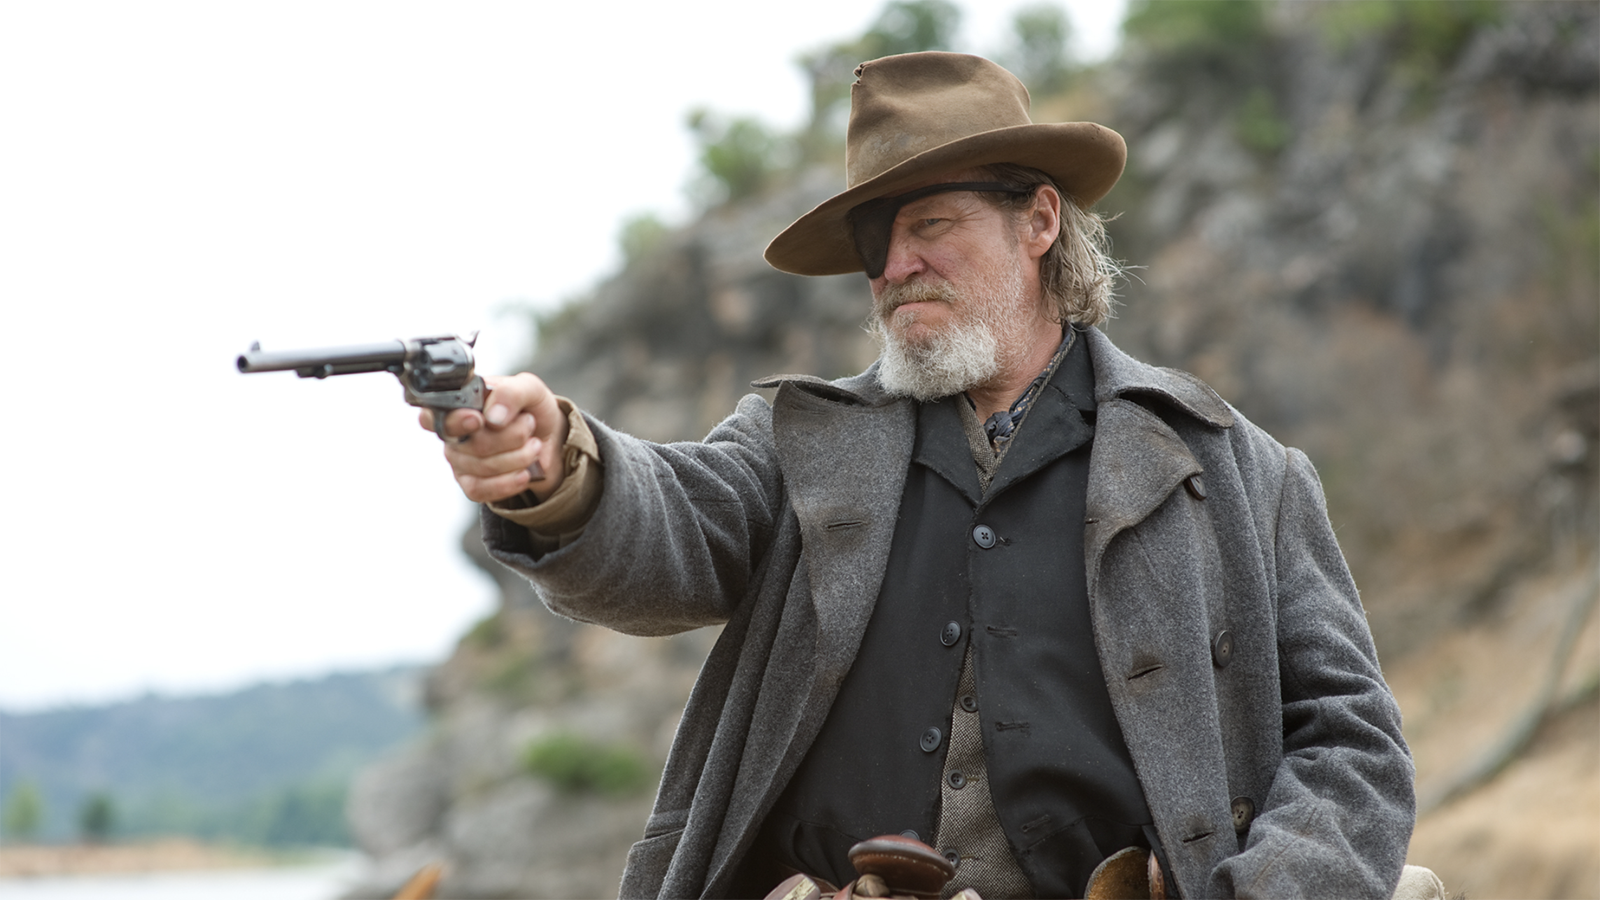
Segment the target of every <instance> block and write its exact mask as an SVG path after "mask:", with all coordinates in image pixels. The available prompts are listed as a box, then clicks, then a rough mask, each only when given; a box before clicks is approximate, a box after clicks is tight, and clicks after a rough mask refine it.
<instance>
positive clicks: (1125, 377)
mask: <svg viewBox="0 0 1600 900" xmlns="http://www.w3.org/2000/svg"><path fill="white" fill-rule="evenodd" d="M1084 335H1085V337H1086V338H1087V339H1088V343H1089V355H1090V358H1091V359H1092V360H1093V361H1094V381H1095V399H1096V400H1097V401H1099V404H1100V406H1099V413H1098V421H1097V424H1096V426H1095V442H1094V450H1093V451H1092V452H1091V455H1090V458H1089V491H1088V498H1087V503H1086V504H1085V524H1084V562H1085V564H1086V565H1087V567H1088V581H1089V596H1091V597H1093V596H1095V590H1096V587H1097V586H1098V581H1099V574H1100V573H1099V570H1100V559H1101V557H1102V556H1103V555H1104V554H1105V550H1106V547H1107V546H1108V545H1109V544H1110V543H1111V539H1112V538H1114V537H1116V535H1117V534H1118V533H1119V532H1121V531H1123V530H1125V529H1127V528H1131V527H1132V526H1134V525H1137V524H1138V523H1140V522H1142V521H1144V519H1145V517H1146V516H1148V515H1150V513H1152V512H1154V511H1155V509H1156V507H1157V506H1159V505H1161V502H1162V501H1163V500H1165V499H1166V498H1167V496H1168V495H1169V494H1171V493H1172V491H1173V490H1174V489H1176V488H1177V487H1178V485H1179V484H1181V483H1182V482H1183V480H1184V479H1185V478H1188V477H1189V476H1191V475H1198V474H1200V473H1201V466H1200V463H1199V461H1198V460H1196V459H1195V457H1194V454H1193V453H1192V452H1190V450H1189V447H1188V445H1186V444H1185V443H1184V442H1183V439H1182V438H1180V437H1179V436H1178V433H1177V432H1176V431H1173V430H1172V427H1171V426H1170V425H1168V424H1167V423H1166V422H1163V421H1162V420H1161V418H1160V417H1159V416H1157V415H1156V414H1155V413H1153V412H1151V411H1150V410H1149V409H1147V408H1145V405H1143V404H1141V403H1138V402H1135V400H1134V398H1143V399H1145V400H1147V401H1148V400H1155V401H1158V402H1160V403H1163V404H1165V405H1167V406H1170V407H1173V408H1175V409H1176V410H1179V411H1182V412H1184V413H1187V414H1188V415H1190V416H1192V417H1194V418H1196V419H1199V420H1201V421H1203V422H1205V423H1207V424H1209V425H1211V426H1213V427H1216V428H1231V427H1233V424H1234V415H1233V410H1232V409H1231V408H1230V407H1229V406H1228V404H1227V403H1225V402H1223V400H1222V398H1221V397H1219V396H1217V393H1216V391H1213V390H1212V389H1211V387H1210V386H1209V385H1207V384H1206V383H1205V382H1203V381H1201V380H1200V379H1198V378H1196V377H1194V376H1193V375H1190V374H1188V373H1187V372H1180V371H1178V370H1176V369H1163V368H1158V367H1156V366H1151V365H1147V364H1145V363H1142V362H1139V361H1138V360H1136V359H1134V358H1133V357H1131V356H1129V355H1127V354H1126V353H1123V352H1122V351H1121V350H1118V349H1117V347H1116V345H1115V344H1112V343H1111V341H1110V339H1108V338H1107V337H1106V336H1105V335H1104V334H1103V333H1101V332H1100V330H1099V329H1096V328H1089V329H1086V330H1085V332H1084Z"/></svg>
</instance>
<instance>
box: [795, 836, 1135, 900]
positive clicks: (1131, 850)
mask: <svg viewBox="0 0 1600 900" xmlns="http://www.w3.org/2000/svg"><path fill="white" fill-rule="evenodd" d="M850 865H852V866H854V867H855V870H856V875H857V877H856V880H855V881H852V882H850V883H849V884H847V885H845V886H844V887H842V888H839V887H834V886H833V885H831V884H829V883H828V882H827V881H824V880H822V879H820V878H812V877H811V876H809V875H805V874H795V875H791V876H789V877H788V878H786V879H784V880H783V881H781V882H779V884H778V886H777V887H775V888H773V889H772V890H771V891H770V892H768V894H767V896H766V900H824V898H832V900H855V898H857V897H862V898H869V897H870V898H884V900H938V898H939V896H940V895H941V894H942V893H943V891H944V886H945V884H946V883H948V882H949V881H950V879H951V878H952V877H954V876H955V874H956V866H955V863H952V862H951V861H950V860H948V859H946V858H945V857H944V856H943V855H942V854H941V853H939V851H937V850H935V849H933V848H932V847H930V846H928V845H927V844H924V843H923V842H921V841H919V840H915V839H913V838H908V837H904V836H902V835H898V834H886V835H882V836H880V837H875V838H871V839H869V840H865V841H862V842H861V843H859V844H856V845H855V846H854V847H851V848H850ZM1166 897H1167V890H1166V879H1165V878H1164V877H1163V876H1162V874H1161V864H1160V863H1158V862H1157V861H1156V855H1155V854H1154V853H1151V852H1150V851H1149V850H1146V849H1145V848H1143V847H1127V848H1125V849H1122V850H1119V851H1117V852H1116V853H1113V854H1112V855H1111V856H1109V857H1107V858H1106V859H1105V860H1104V861H1102V862H1101V863H1100V865H1098V866H1096V867H1095V870H1094V873H1093V874H1092V875H1090V876H1089V887H1088V890H1087V891H1085V892H1084V900H1166ZM951 900H983V898H981V897H979V896H978V892H977V891H975V890H973V889H971V888H967V889H966V890H963V891H961V892H959V893H957V894H955V895H954V896H953V897H951Z"/></svg>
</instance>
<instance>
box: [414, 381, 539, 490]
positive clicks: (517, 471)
mask: <svg viewBox="0 0 1600 900" xmlns="http://www.w3.org/2000/svg"><path fill="white" fill-rule="evenodd" d="M484 382H485V383H486V384H487V385H488V387H489V396H488V398H487V399H486V400H485V401H484V404H483V412H481V413H480V412H478V411H477V410H475V409H454V410H451V411H450V414H449V416H447V417H446V418H445V434H446V435H447V436H448V437H449V438H450V439H449V440H446V441H445V444H444V458H445V459H446V460H447V461H448V462H449V463H450V468H451V470H452V471H453V472H454V473H455V476H456V483H457V484H459V485H461V492H462V493H464V494H466V495H467V499H469V500H472V501H473V502H475V503H490V502H493V501H495V500H504V499H506V498H507V497H514V496H516V495H517V494H520V493H522V492H523V491H525V490H529V489H532V490H533V493H534V495H535V496H537V497H538V498H539V499H540V500H544V499H546V498H548V497H549V496H550V495H551V494H553V493H555V490H556V488H558V487H560V486H561V479H562V478H563V474H564V473H563V470H562V459H561V456H562V450H563V448H565V446H566V443H567V417H566V416H564V415H562V413H561V409H560V408H559V407H558V406H557V405H556V397H555V395H554V394H552V393H550V389H549V388H548V387H546V386H545V383H544V382H543V381H541V380H540V379H539V378H538V376H535V375H530V374H528V373H527V372H523V373H522V374H520V375H513V376H511V377H509V378H503V377H502V378H485V379H484ZM418 421H419V422H420V423H421V425H422V427H423V428H425V429H427V430H429V431H432V430H433V411H432V410H427V409H425V410H423V411H422V414H421V415H420V416H419V417H418ZM535 463H537V466H535ZM530 467H532V472H531V473H530Z"/></svg>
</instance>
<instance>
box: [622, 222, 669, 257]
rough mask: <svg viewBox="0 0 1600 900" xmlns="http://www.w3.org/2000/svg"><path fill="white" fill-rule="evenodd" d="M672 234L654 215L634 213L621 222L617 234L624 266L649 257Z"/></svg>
mask: <svg viewBox="0 0 1600 900" xmlns="http://www.w3.org/2000/svg"><path fill="white" fill-rule="evenodd" d="M671 232H672V229H670V228H668V227H667V225H666V223H665V222H662V221H661V219H660V217H659V216H657V215H656V214H655V213H648V212H645V213H636V214H634V215H632V216H629V217H628V218H627V219H625V220H623V222H622V228H621V229H620V230H619V231H618V232H617V247H618V249H620V250H621V251H622V261H623V264H624V265H633V264H634V263H636V262H638V261H639V260H641V259H643V258H645V257H646V256H649V255H650V252H651V251H653V250H654V249H655V248H656V247H657V246H659V245H660V244H661V241H662V239H663V238H665V237H666V236H667V235H668V234H670V233H671Z"/></svg>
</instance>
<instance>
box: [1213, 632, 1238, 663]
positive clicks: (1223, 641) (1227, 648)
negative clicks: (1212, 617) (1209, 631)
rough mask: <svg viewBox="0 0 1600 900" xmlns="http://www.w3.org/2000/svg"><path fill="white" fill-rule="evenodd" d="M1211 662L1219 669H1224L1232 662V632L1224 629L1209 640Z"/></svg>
mask: <svg viewBox="0 0 1600 900" xmlns="http://www.w3.org/2000/svg"><path fill="white" fill-rule="evenodd" d="M1211 661H1212V662H1213V663H1216V665H1217V668H1219V669H1226V668H1227V667H1228V663H1230V662H1233V632H1231V631H1228V630H1226V629H1224V630H1222V631H1219V632H1217V636H1216V637H1214V638H1212V639H1211Z"/></svg>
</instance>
